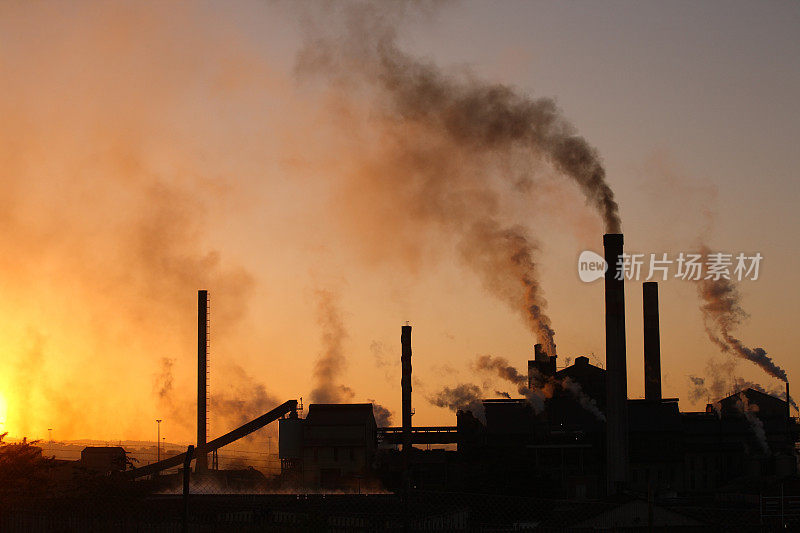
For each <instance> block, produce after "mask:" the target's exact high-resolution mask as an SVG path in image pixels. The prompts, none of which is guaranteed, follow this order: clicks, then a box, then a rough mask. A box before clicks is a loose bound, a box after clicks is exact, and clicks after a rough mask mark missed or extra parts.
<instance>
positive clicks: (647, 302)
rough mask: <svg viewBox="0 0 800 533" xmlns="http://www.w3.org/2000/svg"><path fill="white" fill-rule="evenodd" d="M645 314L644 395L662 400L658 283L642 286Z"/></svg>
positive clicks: (651, 398)
mask: <svg viewBox="0 0 800 533" xmlns="http://www.w3.org/2000/svg"><path fill="white" fill-rule="evenodd" d="M642 310H643V314H644V397H645V399H647V400H659V401H660V400H661V336H660V332H659V325H658V322H659V318H658V283H656V282H655V281H647V282H645V283H644V285H643V286H642Z"/></svg>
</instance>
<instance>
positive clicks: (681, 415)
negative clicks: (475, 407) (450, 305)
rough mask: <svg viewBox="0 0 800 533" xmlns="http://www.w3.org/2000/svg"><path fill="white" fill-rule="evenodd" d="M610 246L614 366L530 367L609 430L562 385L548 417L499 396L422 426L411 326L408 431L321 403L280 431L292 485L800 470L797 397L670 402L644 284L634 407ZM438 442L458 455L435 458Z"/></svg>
mask: <svg viewBox="0 0 800 533" xmlns="http://www.w3.org/2000/svg"><path fill="white" fill-rule="evenodd" d="M603 243H604V248H605V260H606V263H607V264H608V265H609V268H608V270H607V271H606V274H605V309H606V313H605V319H606V320H605V322H606V368H600V367H598V366H595V365H592V364H591V363H590V362H589V359H588V358H587V357H584V356H580V357H577V358H576V359H575V361H574V363H573V364H572V365H570V366H567V367H565V368H562V369H560V370H558V369H557V364H556V363H557V356H556V355H555V354H552V355H550V354H547V353H545V351H544V350H543V349H542V346H541V345H536V346H535V347H534V353H533V358H532V359H531V360H530V361H528V363H527V364H528V387H529V388H533V387H534V386H535V382H536V380H537V379H541V378H542V377H544V378H545V379H546V378H551V377H552V378H555V379H557V380H563V379H564V378H569V380H571V381H572V382H574V383H577V384H578V385H580V387H581V389H582V391H583V392H584V393H585V396H586V397H588V398H590V399H592V400H594V402H595V403H596V406H597V408H598V409H599V410H600V411H602V413H604V414H605V420H602V419H600V418H598V417H597V416H596V415H595V414H593V413H591V412H590V411H588V410H587V409H585V408H584V407H583V406H582V405H581V404H580V403H579V401H578V400H577V399H576V398H575V397H574V396H573V395H570V394H568V393H567V392H565V391H563V390H558V389H557V390H555V391H554V392H553V394H552V397H549V398H547V399H546V400H545V406H544V409H543V410H541V411H540V412H538V413H537V412H536V410H535V409H534V408H533V406H532V405H531V403H529V401H528V400H527V399H524V398H520V399H514V398H486V399H483V400H482V401H481V404H482V407H483V413H474V412H472V411H471V410H467V409H466V408H465V409H463V410H459V411H458V412H457V414H456V424H455V425H454V426H438V427H417V426H413V425H412V423H411V419H412V417H411V414H412V413H413V407H412V390H411V352H412V350H411V326H409V325H405V326H403V327H402V328H401V363H402V376H401V384H402V426H400V427H383V428H376V426H375V418H374V416H372V413H371V410H370V409H369V404H338V405H337V404H325V405H322V404H312V405H310V406H309V413H308V416H307V417H306V418H305V419H303V418H300V417H299V416H297V414H296V412H293V413H292V414H291V415H289V416H287V417H285V418H284V419H282V420H281V421H280V455H281V462H282V477H283V479H284V480H285V481H286V482H287V483H288V484H296V483H298V482H302V485H303V486H305V487H310V488H342V489H347V488H353V487H356V486H360V485H361V484H364V483H367V482H368V481H367V480H378V481H380V483H382V484H383V486H385V487H386V488H388V489H392V490H403V489H407V488H415V489H431V490H466V491H469V490H476V491H477V490H488V491H497V492H502V493H515V494H526V495H536V496H548V497H562V498H597V497H602V496H610V495H614V494H619V493H621V492H623V491H634V492H641V493H647V492H648V491H654V492H656V493H657V494H659V495H662V496H666V497H669V496H676V495H691V494H701V493H709V492H711V491H715V490H719V489H722V488H727V489H729V490H733V491H735V490H737V488H739V487H741V488H746V487H747V486H755V485H754V483H755V484H756V485H757V484H758V482H766V481H768V480H770V479H775V478H778V477H781V476H789V475H793V474H795V473H796V471H797V467H796V452H795V444H796V442H797V439H798V424H797V423H796V421H795V419H794V418H792V417H791V416H790V411H789V403H788V401H786V400H783V399H780V398H777V397H774V396H771V395H769V394H765V393H763V392H759V391H757V390H754V389H749V388H748V389H745V390H742V391H737V392H735V393H734V394H731V395H730V396H728V397H726V398H721V399H718V401H717V402H715V403H714V404H708V406H707V408H706V410H705V411H702V412H681V411H680V410H679V408H678V399H677V398H662V392H661V360H660V352H661V350H660V333H659V315H658V284H657V283H655V282H645V283H644V287H643V302H642V310H643V315H644V347H643V348H644V349H643V365H644V378H645V383H644V385H645V387H644V388H645V398H643V399H631V398H628V396H627V376H626V365H627V355H626V343H625V293H624V280H623V277H622V276H617V275H616V274H617V270H616V268H615V265H618V264H619V263H618V258H619V257H620V256H621V255H622V253H623V236H622V235H621V234H607V235H605V236H604V239H603ZM421 356H422V357H424V354H421ZM786 394H787V398H788V385H787V387H786ZM428 444H442V445H451V447H452V445H455V449H434V450H426V449H422V447H424V446H426V445H428ZM415 445H416V447H415Z"/></svg>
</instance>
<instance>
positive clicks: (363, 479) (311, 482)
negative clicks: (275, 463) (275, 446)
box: [280, 403, 378, 491]
mask: <svg viewBox="0 0 800 533" xmlns="http://www.w3.org/2000/svg"><path fill="white" fill-rule="evenodd" d="M377 447H378V445H377V425H376V423H375V416H374V415H373V412H372V404H371V403H359V404H311V405H310V406H309V408H308V416H306V418H305V419H301V418H286V419H284V420H281V422H280V456H281V467H282V475H283V477H284V480H285V482H286V483H289V484H297V483H298V482H299V483H300V484H302V486H303V487H305V488H322V489H339V490H341V489H344V490H348V489H350V490H354V491H357V490H359V488H360V487H363V486H366V485H368V484H369V483H370V482H371V480H372V479H373V478H374V466H375V454H376V452H377Z"/></svg>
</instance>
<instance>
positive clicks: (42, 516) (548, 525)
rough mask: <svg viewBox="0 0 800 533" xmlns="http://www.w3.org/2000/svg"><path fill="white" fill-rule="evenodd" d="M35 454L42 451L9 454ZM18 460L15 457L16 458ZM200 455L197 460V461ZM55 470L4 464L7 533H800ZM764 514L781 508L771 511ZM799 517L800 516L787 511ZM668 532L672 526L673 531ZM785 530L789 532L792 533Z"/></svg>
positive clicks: (608, 509) (696, 513)
mask: <svg viewBox="0 0 800 533" xmlns="http://www.w3.org/2000/svg"><path fill="white" fill-rule="evenodd" d="M17 452H18V453H19V454H23V455H24V454H30V453H32V452H31V447H27V448H26V447H24V446H20V447H19V448H18V449H12V450H9V449H6V453H5V454H4V456H5V457H6V459H8V458H9V457H11V456H12V455H13V453H17ZM10 453H11V455H9V454H10ZM189 455H191V454H189ZM58 472H59V465H58V464H57V463H55V462H54V461H53V460H50V459H46V458H41V457H39V458H36V457H16V460H14V461H10V460H3V461H0V531H2V532H4V533H5V532H17V531H20V532H40V531H41V532H50V531H58V532H73V531H74V532H87V531H89V532H91V531H98V532H105V531H109V532H111V531H114V532H128V531H131V532H133V531H137V532H139V531H141V532H181V531H183V532H216V531H220V532H227V531H231V532H233V531H236V532H241V531H245V532H247V531H309V532H311V531H314V532H317V531H321V532H347V531H353V532H371V531H376V532H377V531H539V532H546V533H549V532H556V531H558V532H561V531H566V532H586V531H598V530H606V531H612V530H613V531H686V532H688V531H698V532H699V531H702V532H704V533H707V532H709V531H753V532H757V531H758V532H761V531H778V530H787V529H788V530H791V529H792V528H798V527H800V521H798V520H797V519H796V518H795V517H793V516H791V513H789V515H780V516H776V515H775V514H774V513H772V511H774V510H775V509H780V506H777V507H776V505H775V504H774V502H772V503H771V504H770V505H767V506H762V509H759V508H758V507H757V506H752V507H744V506H738V507H729V508H719V507H714V506H709V507H687V506H681V505H678V504H677V503H673V504H667V503H665V502H659V503H658V504H657V505H653V504H652V503H649V502H647V501H646V500H637V499H629V500H627V501H618V502H604V501H591V500H584V501H576V500H549V499H541V498H529V497H522V496H507V495H498V494H481V493H480V487H475V491H476V492H474V493H465V492H433V491H412V492H409V493H408V494H395V493H390V492H383V493H381V492H379V491H372V492H369V493H363V492H362V493H358V489H356V490H354V491H351V492H348V493H344V492H338V493H337V492H331V491H329V492H324V493H322V492H320V493H304V494H297V493H288V492H287V493H284V492H282V491H281V489H280V487H279V486H278V484H277V483H276V482H274V481H272V480H271V479H270V478H267V477H265V476H263V475H262V474H261V473H259V472H258V471H256V470H254V469H243V470H238V471H222V470H221V471H214V470H210V471H208V472H205V473H199V474H198V473H195V472H191V471H190V469H187V468H181V469H180V470H179V471H177V472H174V473H167V474H164V475H159V476H156V477H152V478H149V479H141V480H138V481H131V480H130V479H125V478H124V476H123V475H120V474H121V473H116V475H101V476H98V475H97V474H96V473H94V474H93V473H91V472H80V471H72V472H71V477H70V478H69V479H60V478H59V477H58ZM763 509H767V510H772V511H770V513H772V514H770V513H767V514H766V515H765V513H764V512H763ZM787 509H788V510H789V511H793V510H794V508H793V507H791V508H789V507H787ZM667 524H668V525H667ZM782 525H783V526H784V527H783V528H782V527H781V526H782Z"/></svg>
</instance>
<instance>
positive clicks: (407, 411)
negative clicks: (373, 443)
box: [400, 323, 411, 489]
mask: <svg viewBox="0 0 800 533" xmlns="http://www.w3.org/2000/svg"><path fill="white" fill-rule="evenodd" d="M400 344H401V352H400V363H401V366H402V377H401V378H400V387H401V388H402V394H403V407H402V408H403V476H404V483H405V485H406V487H405V488H406V489H408V488H409V486H410V483H411V478H410V472H409V468H410V464H411V326H409V325H408V323H406V325H405V326H403V327H402V329H401V332H400Z"/></svg>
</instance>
